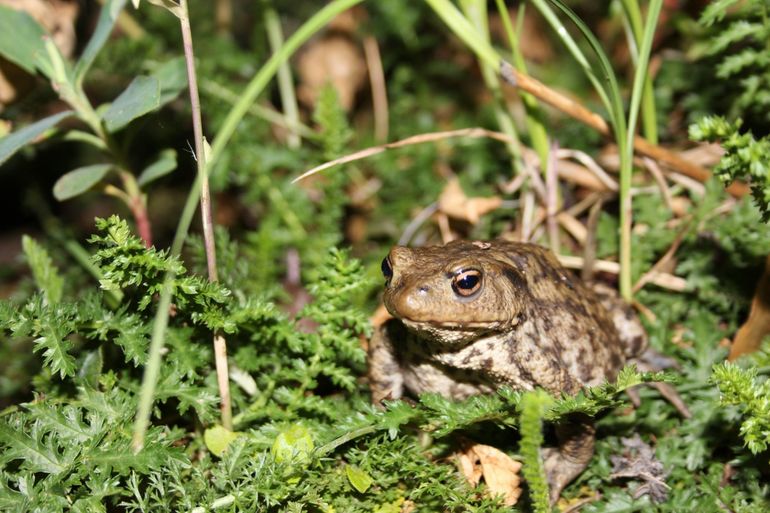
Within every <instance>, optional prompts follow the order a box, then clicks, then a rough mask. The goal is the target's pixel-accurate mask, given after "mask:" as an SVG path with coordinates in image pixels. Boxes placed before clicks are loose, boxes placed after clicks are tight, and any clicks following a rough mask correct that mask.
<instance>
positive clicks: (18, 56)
mask: <svg viewBox="0 0 770 513" xmlns="http://www.w3.org/2000/svg"><path fill="white" fill-rule="evenodd" d="M44 36H45V31H44V30H43V28H42V27H41V26H40V25H38V23H37V22H36V21H35V20H34V19H33V18H32V16H30V15H29V14H27V13H26V12H24V11H20V10H17V9H11V8H10V7H7V6H5V5H0V55H2V56H3V57H5V58H6V59H8V60H9V61H11V62H13V63H14V64H16V65H17V66H19V67H20V68H22V69H24V70H25V71H27V72H28V73H35V71H36V66H35V62H36V61H37V56H44V55H45V47H44V45H43V37H44Z"/></svg>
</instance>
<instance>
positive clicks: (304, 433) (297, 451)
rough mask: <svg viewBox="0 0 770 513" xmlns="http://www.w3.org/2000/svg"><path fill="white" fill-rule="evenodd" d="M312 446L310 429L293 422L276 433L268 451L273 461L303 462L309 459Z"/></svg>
mask: <svg viewBox="0 0 770 513" xmlns="http://www.w3.org/2000/svg"><path fill="white" fill-rule="evenodd" d="M314 447H315V445H314V444H313V438H312V437H311V436H310V431H309V430H308V429H307V428H306V427H304V426H301V425H299V424H295V425H293V426H291V427H290V428H289V429H287V430H285V431H282V432H281V433H279V434H278V436H277V437H276V438H275V442H273V447H272V449H271V450H270V452H272V454H273V458H275V461H277V462H279V463H281V462H284V461H296V462H305V461H308V460H309V459H310V453H311V452H312V450H313V448H314Z"/></svg>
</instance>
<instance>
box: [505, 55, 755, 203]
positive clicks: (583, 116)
mask: <svg viewBox="0 0 770 513" xmlns="http://www.w3.org/2000/svg"><path fill="white" fill-rule="evenodd" d="M500 73H501V75H502V77H503V78H504V79H505V81H506V82H508V83H509V84H510V85H512V86H514V87H517V88H519V89H521V90H523V91H526V92H528V93H530V94H532V95H533V96H535V97H536V98H538V99H539V100H542V101H544V102H545V103H547V104H549V105H551V106H552V107H555V108H556V109H558V110H560V111H562V112H564V113H565V114H567V115H568V116H571V117H573V118H575V119H577V120H578V121H581V122H582V123H584V124H586V125H588V126H590V127H591V128H593V129H594V130H596V131H597V132H599V133H600V134H602V135H609V134H610V126H609V125H608V124H607V122H606V121H605V120H604V118H602V117H601V116H600V115H598V114H596V113H595V112H591V111H590V110H588V109H587V108H585V107H583V106H582V105H581V104H579V103H577V102H576V101H574V100H572V99H571V98H568V97H566V96H564V95H563V94H561V93H558V92H556V91H554V90H553V89H551V88H549V87H548V86H546V85H545V84H543V83H542V82H539V81H538V80H535V79H534V78H532V77H530V76H529V75H526V74H524V73H521V72H520V71H518V70H516V69H515V68H514V67H513V66H511V65H510V64H508V63H507V62H505V61H503V62H502V63H501V67H500ZM633 144H634V149H635V150H636V151H637V152H639V153H641V154H642V155H646V156H648V157H652V158H654V159H656V160H658V161H660V162H662V163H664V164H666V165H667V166H669V167H671V168H673V169H676V170H677V171H679V172H680V173H682V174H684V175H687V176H689V177H691V178H695V179H696V180H698V181H699V182H705V181H706V180H708V179H709V178H711V173H710V172H709V171H708V170H706V169H705V168H703V167H701V166H698V165H697V164H694V163H692V162H689V161H687V160H685V159H684V158H682V157H681V156H680V155H677V154H676V153H674V152H672V151H669V150H667V149H666V148H663V147H661V146H657V145H655V144H652V143H651V142H650V141H648V140H646V139H644V138H643V137H640V136H636V137H634V141H633ZM727 191H728V192H729V193H730V194H732V195H734V196H736V197H741V196H744V195H746V194H747V193H748V192H749V189H748V186H747V185H746V184H744V183H740V182H733V184H732V185H730V186H729V187H728V188H727Z"/></svg>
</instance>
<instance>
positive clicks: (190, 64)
mask: <svg viewBox="0 0 770 513" xmlns="http://www.w3.org/2000/svg"><path fill="white" fill-rule="evenodd" d="M180 7H181V8H182V14H183V15H182V16H180V18H179V20H180V23H181V26H182V42H183V45H184V55H185V62H186V63H187V80H188V82H189V85H190V105H191V107H192V113H193V132H194V134H195V156H196V161H197V165H198V175H199V176H200V180H201V219H202V223H203V240H204V244H205V247H206V266H207V268H208V274H209V281H212V282H216V281H218V279H219V277H218V275H217V255H216V248H215V245H214V224H213V222H212V219H211V193H210V191H209V180H208V172H207V170H206V155H205V150H204V144H203V122H202V120H201V107H200V98H199V96H198V82H197V79H196V75H195V57H194V53H193V42H192V30H191V28H190V17H189V11H188V10H187V0H181V2H180ZM214 358H215V361H216V368H217V382H218V383H219V395H220V400H221V405H220V409H221V414H222V426H224V427H225V428H226V429H230V430H232V429H233V413H232V405H231V402H230V381H229V378H228V372H227V344H226V343H225V339H224V338H223V337H222V336H220V335H217V334H215V335H214Z"/></svg>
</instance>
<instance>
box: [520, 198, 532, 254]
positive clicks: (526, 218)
mask: <svg viewBox="0 0 770 513" xmlns="http://www.w3.org/2000/svg"><path fill="white" fill-rule="evenodd" d="M534 217H535V194H534V193H533V192H532V190H531V189H530V190H527V191H526V192H525V193H524V209H523V210H522V213H521V240H522V241H523V242H529V241H530V237H531V236H532V232H533V230H534V229H535V227H534Z"/></svg>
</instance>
